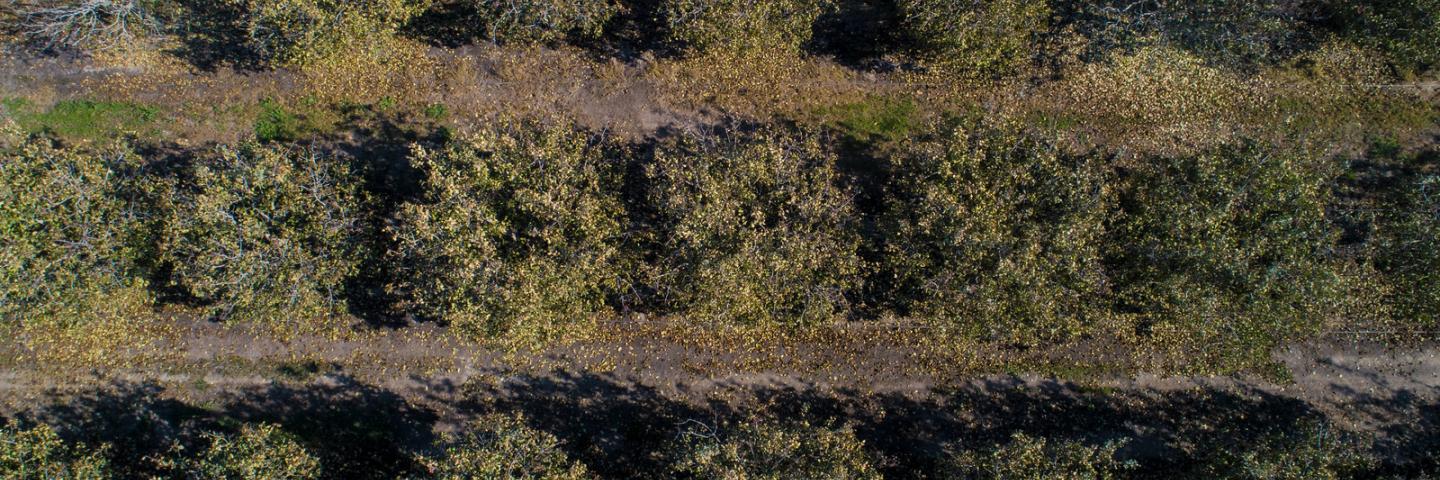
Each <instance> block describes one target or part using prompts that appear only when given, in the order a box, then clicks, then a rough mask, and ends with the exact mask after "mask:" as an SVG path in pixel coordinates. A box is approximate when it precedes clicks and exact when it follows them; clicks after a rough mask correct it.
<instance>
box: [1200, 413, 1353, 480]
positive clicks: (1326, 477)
mask: <svg viewBox="0 0 1440 480" xmlns="http://www.w3.org/2000/svg"><path fill="white" fill-rule="evenodd" d="M1226 447H1237V448H1226ZM1375 466H1376V462H1375V459H1374V457H1372V456H1371V455H1370V454H1369V453H1368V452H1367V451H1366V445H1365V444H1364V443H1363V442H1359V441H1357V440H1356V439H1354V438H1352V437H1351V436H1349V435H1347V434H1345V433H1343V432H1340V431H1337V430H1335V429H1334V428H1333V427H1331V426H1329V425H1327V424H1325V423H1321V422H1313V421H1312V422H1303V423H1301V424H1299V425H1297V426H1295V427H1293V428H1291V429H1286V430H1277V431H1276V432H1273V433H1271V434H1269V435H1267V436H1265V437H1264V438H1261V439H1259V440H1258V441H1257V442H1255V443H1253V444H1251V445H1245V446H1238V445H1235V446H1222V447H1221V448H1218V449H1216V451H1215V453H1214V454H1213V458H1212V459H1211V460H1210V462H1209V465H1208V466H1207V467H1206V471H1205V472H1204V473H1205V474H1206V475H1207V476H1210V477H1211V478H1227V479H1236V480H1341V479H1349V478H1374V477H1373V475H1374V474H1375Z"/></svg>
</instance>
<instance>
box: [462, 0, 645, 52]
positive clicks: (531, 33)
mask: <svg viewBox="0 0 1440 480" xmlns="http://www.w3.org/2000/svg"><path fill="white" fill-rule="evenodd" d="M470 3H472V4H474V6H475V9H476V11H477V13H478V15H479V16H478V17H477V21H478V22H479V23H480V26H481V27H483V28H484V30H485V33H486V34H487V35H489V36H490V40H491V41H495V42H505V43H555V42H559V41H562V40H565V39H566V38H577V39H583V40H594V39H597V38H599V37H600V35H601V34H602V33H604V30H605V24H606V23H608V22H609V21H610V19H611V18H613V17H614V16H615V14H616V13H618V12H619V7H618V6H617V5H616V4H614V3H613V2H611V1H608V0H470Z"/></svg>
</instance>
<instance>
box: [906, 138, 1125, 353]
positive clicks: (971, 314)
mask: <svg viewBox="0 0 1440 480" xmlns="http://www.w3.org/2000/svg"><path fill="white" fill-rule="evenodd" d="M902 150H904V151H905V152H906V153H905V154H903V155H901V156H899V158H897V159H896V160H895V165H893V166H892V168H893V169H894V177H893V178H892V187H891V195H890V198H891V199H892V204H891V207H890V210H891V214H890V216H891V219H892V222H893V223H894V225H893V227H892V231H893V234H892V235H890V238H891V241H890V242H891V243H890V244H889V245H888V246H887V250H888V257H887V258H888V261H889V267H890V268H892V269H893V270H894V271H895V274H896V277H897V279H899V280H900V282H898V285H897V286H898V287H899V288H898V289H897V291H898V295H900V296H901V297H902V298H903V300H900V301H901V302H902V303H905V304H906V306H907V307H908V309H909V310H911V311H912V312H913V313H914V314H917V315H919V316H922V317H927V318H930V319H932V320H933V321H935V322H936V323H937V324H938V325H940V326H942V327H944V328H956V329H959V330H961V331H963V332H964V333H966V334H968V335H971V336H982V337H989V338H996V339H1000V340H1002V341H1006V342H1012V343H1024V344H1030V343H1034V342H1049V341H1058V340H1065V339H1069V338H1073V337H1075V336H1077V335H1081V334H1085V333H1090V332H1091V331H1092V330H1093V329H1094V323H1095V320H1096V318H1097V317H1101V316H1103V313H1102V311H1103V309H1102V308H1096V307H1099V306H1101V305H1099V303H1100V302H1098V299H1099V298H1100V297H1101V296H1102V295H1104V294H1105V293H1106V289H1107V278H1106V275H1105V269H1104V267H1103V265H1102V260H1103V256H1102V254H1103V241H1104V236H1105V220H1106V217H1107V213H1108V211H1109V210H1110V205H1111V202H1112V201H1113V199H1112V198H1110V194H1109V192H1108V187H1107V184H1108V182H1107V180H1108V179H1107V173H1106V172H1107V166H1106V165H1105V164H1104V163H1103V162H1101V161H1100V160H1099V159H1097V158H1095V157H1094V156H1068V155H1063V154H1061V153H1060V152H1058V151H1057V150H1056V148H1054V147H1053V146H1050V145H1048V144H1046V143H1044V142H1040V141H1036V140H1034V139H1032V138H1029V137H1027V136H1025V135H1023V134H1021V133H1020V131H1019V129H1017V128H1010V127H1004V128H985V127H974V126H958V127H947V128H944V129H942V130H941V131H940V132H939V133H938V134H936V135H935V138H931V139H926V140H921V141H917V142H915V143H914V144H913V145H911V146H909V147H908V148H905V149H902Z"/></svg>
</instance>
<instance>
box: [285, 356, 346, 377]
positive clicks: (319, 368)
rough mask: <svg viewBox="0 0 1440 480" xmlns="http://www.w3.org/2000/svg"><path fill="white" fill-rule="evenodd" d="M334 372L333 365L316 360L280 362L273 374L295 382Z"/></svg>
mask: <svg viewBox="0 0 1440 480" xmlns="http://www.w3.org/2000/svg"><path fill="white" fill-rule="evenodd" d="M333 370H335V368H334V366H333V365H327V364H325V363H321V362H319V361H316V360H309V359H307V360H287V361H283V362H280V364H279V365H277V366H276V367H275V373H278V374H280V376H281V377H283V378H287V379H290V380H295V381H309V380H311V379H314V378H315V377H318V376H320V375H323V374H326V373H330V372H331V371H333Z"/></svg>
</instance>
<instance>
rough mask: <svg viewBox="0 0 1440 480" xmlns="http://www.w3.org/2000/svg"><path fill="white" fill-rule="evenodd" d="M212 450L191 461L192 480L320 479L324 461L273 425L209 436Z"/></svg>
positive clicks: (187, 468) (190, 472)
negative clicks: (321, 466)
mask: <svg viewBox="0 0 1440 480" xmlns="http://www.w3.org/2000/svg"><path fill="white" fill-rule="evenodd" d="M206 436H207V437H208V438H209V440H210V447H209V448H207V449H206V450H205V452H204V453H203V454H201V455H200V457H199V458H195V459H192V460H190V461H188V462H187V463H186V465H185V470H186V473H187V476H188V477H189V478H203V479H207V480H271V479H285V480H307V479H318V478H320V460H319V459H318V458H316V457H315V456H314V455H312V454H311V453H310V452H308V451H306V450H305V447H304V446H302V445H300V443H299V442H298V441H296V439H295V437H294V436H292V435H290V434H288V433H285V432H284V431H283V430H281V429H280V427H278V426H275V425H270V424H258V425H245V426H244V427H242V428H241V429H240V432H239V433H237V434H234V435H218V434H214V433H210V434H206Z"/></svg>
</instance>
